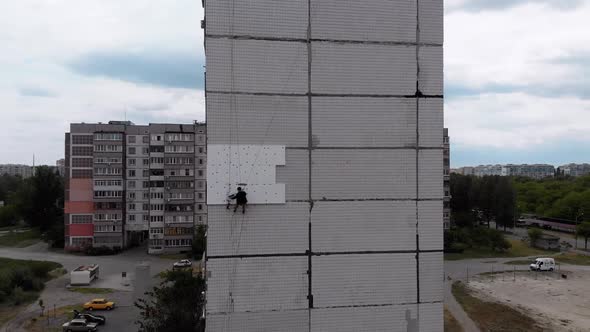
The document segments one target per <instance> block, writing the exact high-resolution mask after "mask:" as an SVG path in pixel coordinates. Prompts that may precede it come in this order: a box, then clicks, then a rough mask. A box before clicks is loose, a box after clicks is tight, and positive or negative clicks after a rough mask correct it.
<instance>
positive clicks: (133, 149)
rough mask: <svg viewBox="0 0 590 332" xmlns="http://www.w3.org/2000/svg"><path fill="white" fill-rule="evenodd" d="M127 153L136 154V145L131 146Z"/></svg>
mask: <svg viewBox="0 0 590 332" xmlns="http://www.w3.org/2000/svg"><path fill="white" fill-rule="evenodd" d="M127 153H129V154H135V147H130V148H129V149H128V150H127Z"/></svg>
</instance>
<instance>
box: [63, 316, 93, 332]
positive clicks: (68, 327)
mask: <svg viewBox="0 0 590 332" xmlns="http://www.w3.org/2000/svg"><path fill="white" fill-rule="evenodd" d="M97 325H98V324H96V323H90V322H88V321H86V320H85V319H80V318H76V319H72V320H71V321H69V322H67V323H64V324H63V325H62V326H61V327H62V329H63V331H64V332H78V331H83V332H95V331H97V329H96V326H97Z"/></svg>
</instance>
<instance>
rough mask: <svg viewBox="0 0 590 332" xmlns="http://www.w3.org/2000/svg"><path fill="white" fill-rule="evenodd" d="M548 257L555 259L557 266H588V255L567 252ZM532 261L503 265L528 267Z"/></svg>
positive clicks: (589, 261)
mask: <svg viewBox="0 0 590 332" xmlns="http://www.w3.org/2000/svg"><path fill="white" fill-rule="evenodd" d="M548 256H549V257H553V258H555V261H556V262H557V263H559V264H570V265H586V266H590V255H582V254H577V253H572V252H567V253H562V254H558V255H555V253H553V254H552V255H548ZM533 260H534V259H533V258H531V259H529V260H514V261H509V262H506V263H504V264H507V265H529V264H531V263H532V262H533Z"/></svg>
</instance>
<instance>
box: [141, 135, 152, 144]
mask: <svg viewBox="0 0 590 332" xmlns="http://www.w3.org/2000/svg"><path fill="white" fill-rule="evenodd" d="M141 141H142V142H143V143H149V142H150V137H149V136H141Z"/></svg>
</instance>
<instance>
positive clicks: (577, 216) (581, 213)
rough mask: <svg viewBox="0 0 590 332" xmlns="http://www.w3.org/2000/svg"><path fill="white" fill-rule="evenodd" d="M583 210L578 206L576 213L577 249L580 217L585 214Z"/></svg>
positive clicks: (576, 246)
mask: <svg viewBox="0 0 590 332" xmlns="http://www.w3.org/2000/svg"><path fill="white" fill-rule="evenodd" d="M581 210H582V208H578V213H576V219H575V224H576V225H575V229H574V232H575V237H576V240H575V241H576V245H575V248H576V250H577V249H578V219H579V218H581V217H583V216H584V212H583V211H581Z"/></svg>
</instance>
